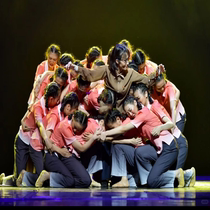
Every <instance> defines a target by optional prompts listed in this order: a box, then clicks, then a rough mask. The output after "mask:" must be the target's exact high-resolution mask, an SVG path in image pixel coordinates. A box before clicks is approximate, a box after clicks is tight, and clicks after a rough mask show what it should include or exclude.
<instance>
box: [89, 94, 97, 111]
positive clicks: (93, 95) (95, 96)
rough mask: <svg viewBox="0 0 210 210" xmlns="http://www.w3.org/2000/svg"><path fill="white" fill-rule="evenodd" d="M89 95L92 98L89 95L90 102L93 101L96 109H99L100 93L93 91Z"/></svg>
mask: <svg viewBox="0 0 210 210" xmlns="http://www.w3.org/2000/svg"><path fill="white" fill-rule="evenodd" d="M89 96H90V98H89V97H88V100H89V102H88V103H91V104H92V105H93V107H94V108H95V109H96V110H99V108H100V105H99V103H98V94H97V93H95V92H92V93H91V94H90V95H89Z"/></svg>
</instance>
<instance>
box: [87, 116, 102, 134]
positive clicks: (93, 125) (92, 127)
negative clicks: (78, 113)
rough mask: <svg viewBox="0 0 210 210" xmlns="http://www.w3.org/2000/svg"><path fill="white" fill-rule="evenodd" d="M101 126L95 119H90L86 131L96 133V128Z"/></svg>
mask: <svg viewBox="0 0 210 210" xmlns="http://www.w3.org/2000/svg"><path fill="white" fill-rule="evenodd" d="M99 127H100V125H99V124H98V123H97V122H96V121H95V120H94V119H89V120H88V126H87V128H86V129H85V131H84V133H95V131H96V129H97V128H99Z"/></svg>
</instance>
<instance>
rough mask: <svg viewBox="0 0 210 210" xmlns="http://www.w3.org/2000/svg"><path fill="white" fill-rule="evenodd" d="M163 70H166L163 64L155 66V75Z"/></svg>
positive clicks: (163, 71)
mask: <svg viewBox="0 0 210 210" xmlns="http://www.w3.org/2000/svg"><path fill="white" fill-rule="evenodd" d="M165 72H166V69H165V66H164V65H163V64H159V65H158V67H157V71H156V76H158V75H160V74H162V73H165Z"/></svg>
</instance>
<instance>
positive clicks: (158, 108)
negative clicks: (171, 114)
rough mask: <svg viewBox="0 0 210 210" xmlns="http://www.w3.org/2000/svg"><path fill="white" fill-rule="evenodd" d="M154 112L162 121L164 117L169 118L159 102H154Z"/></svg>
mask: <svg viewBox="0 0 210 210" xmlns="http://www.w3.org/2000/svg"><path fill="white" fill-rule="evenodd" d="M152 111H153V112H154V114H155V115H157V116H158V117H159V118H160V119H162V118H163V117H168V116H167V115H166V114H165V113H164V111H163V109H162V105H161V104H159V103H158V102H154V104H153V105H152Z"/></svg>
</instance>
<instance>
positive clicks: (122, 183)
mask: <svg viewBox="0 0 210 210" xmlns="http://www.w3.org/2000/svg"><path fill="white" fill-rule="evenodd" d="M114 187H129V182H128V178H127V177H126V176H123V177H122V179H121V180H120V181H119V182H117V183H116V184H113V185H112V188H114Z"/></svg>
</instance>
